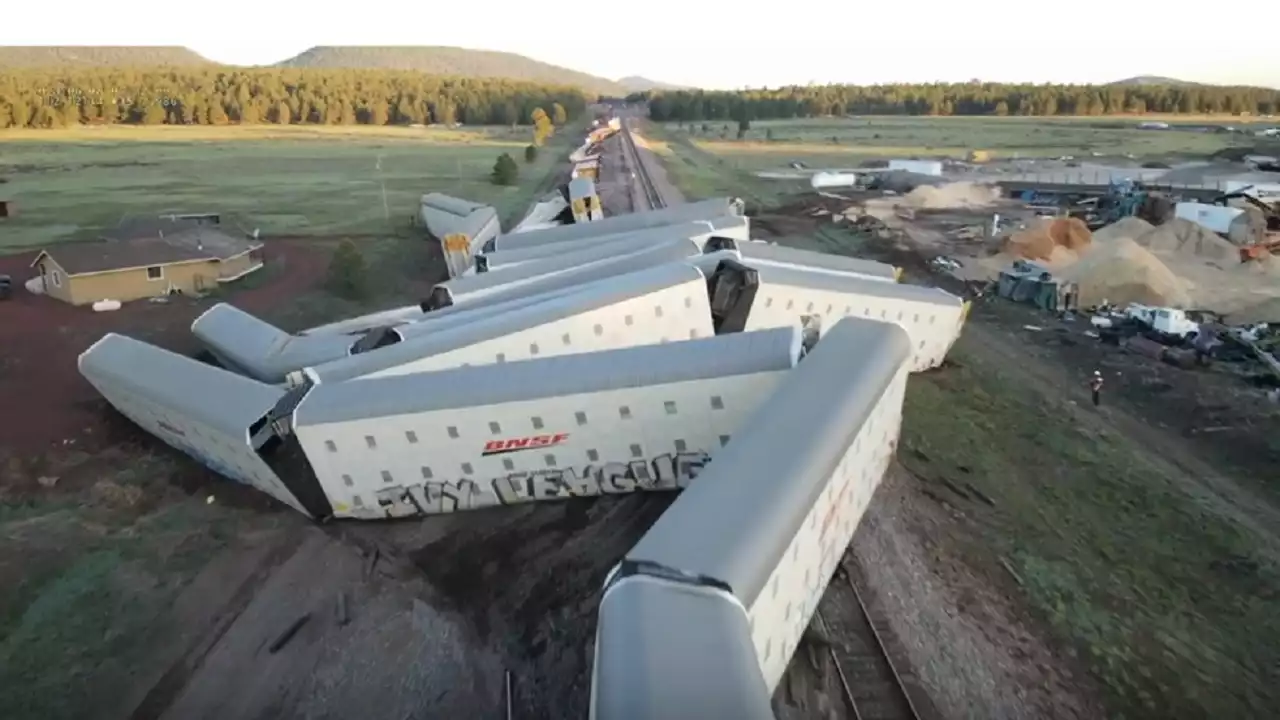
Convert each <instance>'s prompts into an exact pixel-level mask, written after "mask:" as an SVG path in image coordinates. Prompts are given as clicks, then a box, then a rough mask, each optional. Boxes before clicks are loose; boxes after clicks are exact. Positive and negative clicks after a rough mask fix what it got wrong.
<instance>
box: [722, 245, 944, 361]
mask: <svg viewBox="0 0 1280 720" xmlns="http://www.w3.org/2000/svg"><path fill="white" fill-rule="evenodd" d="M722 274H728V275H730V276H731V277H732V278H733V280H732V281H731V282H724V283H721V282H719V281H718V276H719V275H722ZM710 285H711V286H712V287H713V288H723V289H721V290H719V292H717V293H716V294H715V295H714V296H713V298H712V301H711V306H712V312H713V314H715V315H716V316H717V318H723V319H722V320H720V321H719V322H717V324H716V332H718V333H724V332H736V331H751V330H761V329H764V328H771V327H783V326H790V325H792V324H795V323H800V324H801V325H802V326H804V327H805V328H808V329H810V330H811V332H812V333H813V334H816V335H817V336H818V337H821V336H822V335H823V334H824V333H825V332H826V330H827V329H829V328H830V327H831V326H832V325H834V324H835V323H836V322H837V321H838V320H840V319H841V318H846V317H861V318H866V319H869V320H878V321H882V322H890V323H896V324H897V325H900V326H901V327H902V328H903V329H904V330H906V331H907V334H908V335H910V336H911V343H912V358H911V362H910V367H911V369H912V370H913V371H920V370H927V369H930V368H936V367H939V366H941V365H942V363H943V361H944V360H945V359H946V356H947V352H948V351H949V350H950V349H951V347H952V345H954V344H955V342H956V340H957V339H959V337H960V332H961V330H962V329H963V327H964V321H965V318H966V317H967V315H968V311H969V304H968V302H966V301H964V300H962V299H961V298H958V297H956V296H955V295H952V294H950V293H948V292H946V291H945V290H941V289H939V288H932V287H922V286H919V285H904V284H901V283H894V282H883V281H881V280H870V279H867V278H865V277H859V276H857V275H852V274H849V275H842V274H836V273H831V272H826V271H821V270H817V271H814V270H805V269H800V268H797V267H786V266H782V265H769V264H765V263H756V264H752V263H751V261H750V260H748V259H746V258H744V259H743V260H742V262H741V263H734V262H732V261H727V262H725V263H722V264H721V267H720V269H718V270H716V272H715V273H714V274H713V275H712V278H711V283H710ZM730 306H731V307H732V308H733V309H732V310H729V311H726V310H725V309H724V308H726V307H730Z"/></svg>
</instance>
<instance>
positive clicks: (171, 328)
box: [0, 239, 328, 491]
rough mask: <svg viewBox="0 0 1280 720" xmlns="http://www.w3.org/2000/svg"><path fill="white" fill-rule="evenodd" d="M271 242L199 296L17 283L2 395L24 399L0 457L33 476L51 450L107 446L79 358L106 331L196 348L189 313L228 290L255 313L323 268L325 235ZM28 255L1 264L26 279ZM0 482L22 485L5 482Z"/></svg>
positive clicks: (0, 428) (305, 286) (6, 325)
mask: <svg viewBox="0 0 1280 720" xmlns="http://www.w3.org/2000/svg"><path fill="white" fill-rule="evenodd" d="M265 252H266V255H265V258H266V266H265V267H264V268H263V269H262V270H260V271H259V273H258V274H255V275H253V276H250V277H249V278H247V279H246V280H245V285H246V287H244V288H236V289H231V290H229V292H228V293H226V294H219V295H216V296H210V297H206V298H203V299H195V298H186V297H180V296H175V297H173V298H171V299H170V301H169V302H166V303H150V302H135V303H129V304H127V305H126V306H124V307H123V308H121V309H120V310H118V311H116V312H106V313H95V312H93V311H92V310H90V309H89V308H83V307H72V306H70V305H66V304H65V303H62V302H60V301H57V300H54V299H52V298H48V297H43V296H38V295H32V294H31V293H28V292H26V291H25V290H21V289H19V291H18V292H16V293H15V294H14V296H13V299H12V300H9V301H7V302H4V303H0V347H3V348H4V354H3V357H0V397H4V398H5V399H6V400H7V401H9V403H10V405H11V407H20V408H22V409H23V411H22V413H21V414H16V413H15V414H9V415H6V417H5V419H3V420H0V457H5V458H8V459H9V462H10V463H13V462H18V463H20V464H21V465H22V469H23V472H22V473H21V476H22V477H25V478H27V479H29V480H32V481H34V480H35V478H36V477H38V476H39V475H40V474H48V473H49V472H54V471H56V470H58V469H59V468H57V467H50V466H47V463H49V462H54V460H53V459H52V458H49V457H46V456H47V455H48V454H49V453H51V452H54V451H57V453H61V452H64V451H67V450H78V451H79V452H82V453H90V452H93V451H95V450H98V449H101V448H102V443H101V441H100V440H99V439H98V436H101V435H102V430H101V420H102V412H101V407H100V403H99V398H98V396H97V393H95V392H94V391H93V389H92V388H91V387H89V384H88V383H86V382H85V381H84V380H83V379H82V378H81V377H80V373H79V372H78V370H77V369H76V365H75V363H76V358H77V357H78V356H79V354H80V353H81V352H83V351H84V350H86V349H87V348H88V347H89V346H90V345H91V344H93V343H94V342H95V341H96V340H98V338H100V337H102V336H103V335H104V334H105V333H108V332H117V333H121V334H125V335H129V336H132V337H136V338H138V339H140V340H146V341H148V342H153V343H156V344H159V345H162V346H164V347H167V348H170V349H172V350H175V351H177V352H190V351H192V350H194V349H195V346H194V339H193V338H192V337H191V334H190V332H189V328H190V325H191V321H192V320H194V319H195V317H196V316H197V315H199V314H200V313H201V312H203V311H204V310H206V309H208V308H209V307H210V306H211V305H212V304H213V303H215V302H217V301H219V300H223V299H226V298H231V299H232V300H233V301H234V302H235V304H236V305H237V306H239V307H241V308H243V309H245V310H247V311H249V312H251V313H259V314H269V313H271V312H272V311H275V310H278V309H279V308H280V307H281V306H283V305H285V304H287V303H288V302H291V299H292V298H296V297H297V296H298V295H300V294H301V293H302V292H304V291H306V290H309V289H311V288H313V287H315V286H316V285H318V284H319V283H320V281H321V280H322V279H323V278H324V273H325V271H326V269H327V263H328V249H327V247H326V246H325V245H324V244H322V243H318V242H314V241H299V240H287V239H278V240H270V241H268V244H267V246H266V251H265ZM32 259H33V256H32V255H31V254H22V255H11V256H0V273H4V274H10V275H12V276H13V277H14V278H15V279H23V280H25V279H26V278H27V277H29V276H30V275H31V272H32V271H31V270H30V269H29V267H28V266H29V265H30V263H31V261H32ZM259 275H260V277H259ZM95 433H96V435H95ZM11 469H12V468H11ZM3 489H8V490H14V489H16V488H14V487H13V485H12V484H10V483H5V484H3V485H2V486H0V491H3Z"/></svg>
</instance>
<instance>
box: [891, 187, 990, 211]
mask: <svg viewBox="0 0 1280 720" xmlns="http://www.w3.org/2000/svg"><path fill="white" fill-rule="evenodd" d="M902 199H903V201H904V203H905V204H906V205H907V206H909V207H912V208H915V209H917V210H955V209H960V208H981V207H986V206H988V205H990V204H991V203H993V202H995V201H996V200H999V199H1000V188H998V187H996V186H994V185H980V184H978V183H971V182H955V183H947V184H946V185H940V186H938V187H933V186H929V185H922V186H920V187H918V188H916V189H915V190H912V191H911V192H909V193H907V194H906V195H904V196H903V198H902Z"/></svg>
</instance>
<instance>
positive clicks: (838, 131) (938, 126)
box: [663, 117, 1257, 171]
mask: <svg viewBox="0 0 1280 720" xmlns="http://www.w3.org/2000/svg"><path fill="white" fill-rule="evenodd" d="M1138 122H1139V121H1138V120H1137V119H1119V118H1108V119H1099V118H1064V119H1058V118H991V117H983V118H974V117H951V118H928V117H866V118H863V117H859V118H814V119H803V120H766V121H756V122H753V123H752V124H751V129H750V130H749V131H747V133H746V136H745V137H744V138H743V139H742V140H737V139H736V135H737V125H736V124H735V123H723V122H715V123H706V124H703V123H688V124H684V125H683V126H681V125H678V124H674V123H667V124H665V125H664V127H663V129H664V130H665V131H666V134H667V135H668V137H669V138H674V137H681V136H683V137H686V138H688V139H689V140H690V141H691V142H692V143H693V144H695V145H696V146H697V147H698V148H699V149H702V150H704V151H706V152H708V153H711V154H713V155H716V156H720V157H723V158H725V159H726V160H728V161H729V162H730V163H731V164H732V165H733V166H734V167H736V168H738V169H742V170H748V171H754V170H764V169H776V168H778V167H782V166H785V165H787V164H788V163H791V162H793V161H797V160H798V161H801V162H804V163H807V164H809V165H812V166H814V167H823V166H827V167H829V166H833V165H835V166H839V165H848V164H850V163H856V162H859V161H862V160H868V159H879V158H886V157H938V158H943V157H950V158H963V157H964V156H965V155H966V154H967V153H969V152H970V151H972V150H986V151H988V152H990V153H991V155H992V157H994V158H997V159H999V158H1012V157H1015V156H1017V157H1060V156H1064V155H1070V156H1076V157H1084V156H1088V155H1090V153H1094V152H1097V153H1102V154H1103V155H1106V156H1120V155H1124V154H1126V153H1131V154H1133V155H1135V156H1137V157H1139V158H1160V159H1166V160H1167V159H1174V158H1180V157H1204V156H1207V155H1209V154H1211V153H1213V152H1215V151H1218V150H1221V149H1223V148H1227V147H1234V146H1237V145H1249V144H1250V143H1253V142H1255V141H1256V140H1257V138H1256V137H1254V136H1252V135H1241V134H1227V133H1211V132H1198V131H1195V130H1192V129H1177V128H1178V125H1177V124H1175V125H1174V129H1172V130H1167V131H1154V130H1139V129H1137V124H1138ZM1190 122H1191V121H1190V120H1188V121H1185V122H1184V123H1183V124H1189V123H1190ZM1201 122H1204V121H1203V120H1202V121H1201ZM1229 122H1230V121H1224V120H1218V121H1216V122H1215V123H1213V124H1228V123H1229ZM1205 124H1208V123H1207V122H1206V123H1205ZM726 128H727V129H726Z"/></svg>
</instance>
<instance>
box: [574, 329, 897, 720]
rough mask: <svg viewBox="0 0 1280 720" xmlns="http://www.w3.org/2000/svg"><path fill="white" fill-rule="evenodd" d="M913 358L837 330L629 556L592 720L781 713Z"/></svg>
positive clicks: (606, 622)
mask: <svg viewBox="0 0 1280 720" xmlns="http://www.w3.org/2000/svg"><path fill="white" fill-rule="evenodd" d="M910 356H911V341H910V339H909V338H908V336H907V334H906V333H905V332H904V331H903V330H902V329H901V328H900V327H898V326H896V325H893V324H889V323H883V322H871V321H866V320H858V319H852V318H850V319H846V320H841V321H840V322H839V323H837V324H836V325H835V327H834V328H832V329H831V331H830V332H829V333H827V334H826V336H825V337H824V338H823V339H822V341H821V342H820V343H819V344H818V345H817V347H816V348H815V349H814V350H813V351H812V352H810V353H809V354H808V355H807V356H806V357H805V359H804V360H803V361H802V362H801V363H800V365H799V367H797V368H796V370H795V371H793V372H791V373H789V374H788V375H787V376H786V377H785V378H784V379H783V380H782V382H781V383H780V384H779V385H778V387H777V389H776V390H775V392H774V393H773V394H772V395H771V396H770V397H769V398H768V399H767V400H766V401H765V402H764V403H762V404H761V405H760V407H758V408H757V409H756V411H755V413H753V414H752V415H751V416H750V417H749V418H747V419H746V420H745V421H744V422H743V423H742V425H741V429H739V430H738V431H737V433H735V434H734V436H733V438H732V440H731V441H730V442H729V443H728V444H727V445H726V446H725V447H724V448H722V449H720V450H719V451H717V453H716V455H715V459H714V461H713V462H711V463H710V464H709V465H708V466H707V467H706V468H704V469H703V470H702V472H701V474H700V475H699V476H698V481H697V482H695V483H692V484H691V485H690V486H689V488H688V489H686V490H685V491H684V492H683V493H682V494H681V496H680V497H679V498H677V499H676V501H675V502H674V503H673V504H672V506H671V507H670V509H668V510H667V512H666V513H664V514H663V515H662V516H661V517H660V518H659V519H658V521H657V522H656V523H654V525H653V527H652V528H651V529H650V530H649V531H648V532H647V533H646V534H645V535H644V537H643V538H641V540H640V542H639V543H638V544H637V545H636V546H635V547H634V548H633V549H632V550H631V551H630V552H628V553H627V555H626V557H625V558H624V559H623V561H622V563H620V564H619V565H618V566H617V567H616V568H615V569H614V571H613V572H612V573H611V574H610V576H609V579H608V580H607V581H606V584H605V590H604V595H603V598H602V600H601V602H600V610H599V622H598V624H597V631H596V643H595V657H594V665H593V672H592V689H591V712H590V716H591V717H592V718H593V720H622V719H624V718H625V719H627V720H636V719H637V718H643V719H645V720H659V719H661V718H671V717H688V718H728V717H732V718H752V719H755V718H760V719H762V720H763V718H770V717H773V714H772V712H770V708H769V698H770V697H771V696H772V694H773V691H774V689H775V688H776V687H777V685H778V682H779V680H780V679H781V678H782V675H783V672H784V670H785V669H786V666H787V664H788V662H789V661H790V659H791V657H792V655H793V653H794V652H795V650H796V648H797V647H798V645H799V642H800V638H801V636H802V635H803V634H804V632H805V630H806V628H807V627H808V625H809V623H810V621H811V620H812V618H813V615H814V612H815V610H816V608H817V606H818V603H819V601H820V600H821V598H822V595H823V592H824V591H825V588H826V586H827V584H828V582H829V581H830V579H831V577H832V575H833V573H834V572H835V569H836V567H837V565H838V564H839V562H840V560H841V558H842V557H843V555H844V553H845V550H846V548H847V547H848V545H849V542H850V540H851V539H852V537H853V533H854V531H855V530H856V529H857V526H858V523H859V521H860V520H861V518H862V515H863V513H864V512H865V511H866V508H867V506H868V504H869V503H870V501H871V498H872V496H873V495H874V493H875V491H876V489H877V487H878V486H879V484H880V482H881V480H882V478H883V477H884V473H885V470H886V468H887V467H888V465H889V462H890V461H891V459H892V458H893V455H894V452H895V449H896V446H897V441H898V437H899V431H900V425H901V416H902V401H903V395H904V391H905V388H906V380H907V375H908V363H909V359H910ZM730 648H732V649H733V650H734V652H736V653H737V656H735V657H734V658H726V657H725V652H726V650H727V649H730ZM747 659H749V660H751V661H752V662H748V661H747ZM726 660H728V661H726Z"/></svg>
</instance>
